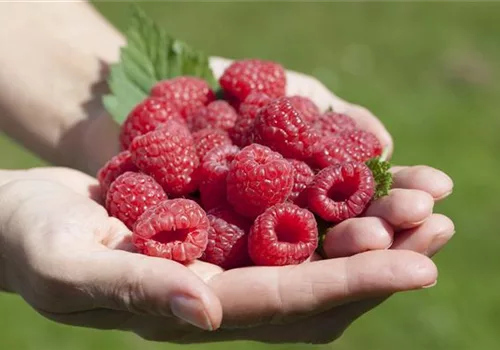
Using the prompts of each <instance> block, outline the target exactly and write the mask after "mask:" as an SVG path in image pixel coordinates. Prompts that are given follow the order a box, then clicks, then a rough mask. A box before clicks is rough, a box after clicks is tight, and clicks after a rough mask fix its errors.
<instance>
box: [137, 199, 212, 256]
mask: <svg viewBox="0 0 500 350" xmlns="http://www.w3.org/2000/svg"><path fill="white" fill-rule="evenodd" d="M209 227H210V223H209V221H208V218H207V215H206V214H205V212H204V211H203V209H202V208H201V207H200V206H199V205H198V204H196V202H194V201H192V200H189V199H183V198H177V199H167V200H165V201H163V202H161V203H159V204H157V205H155V206H154V207H151V208H149V209H148V210H146V211H145V212H144V214H142V215H141V217H140V218H139V220H137V223H136V225H135V227H134V232H133V235H132V241H133V243H134V245H135V246H136V247H137V248H138V250H139V251H140V252H141V253H143V254H146V255H149V256H156V257H160V258H165V259H171V260H175V261H178V262H180V263H187V262H190V261H193V260H195V259H197V258H199V257H201V255H202V254H203V251H204V250H205V248H206V246H207V243H208V229H209Z"/></svg>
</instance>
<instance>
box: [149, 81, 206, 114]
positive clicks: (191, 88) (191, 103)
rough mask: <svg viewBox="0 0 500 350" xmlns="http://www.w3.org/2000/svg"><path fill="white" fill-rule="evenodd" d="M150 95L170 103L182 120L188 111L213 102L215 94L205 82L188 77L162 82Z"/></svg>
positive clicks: (157, 84)
mask: <svg viewBox="0 0 500 350" xmlns="http://www.w3.org/2000/svg"><path fill="white" fill-rule="evenodd" d="M150 95H151V96H156V97H164V98H165V99H166V100H168V101H172V102H173V103H174V104H175V105H176V106H177V108H178V109H179V112H180V113H181V115H182V116H183V117H184V118H186V117H187V115H188V114H189V112H190V111H193V110H194V109H197V108H199V107H202V106H206V105H207V104H209V103H210V102H212V101H214V100H215V93H214V92H213V91H212V89H211V88H210V86H209V85H208V83H207V82H206V81H204V80H203V79H200V78H196V77H188V76H183V77H177V78H173V79H168V80H162V81H160V82H158V83H156V84H155V85H154V86H153V88H152V89H151V93H150Z"/></svg>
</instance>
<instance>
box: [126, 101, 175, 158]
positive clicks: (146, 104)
mask: <svg viewBox="0 0 500 350" xmlns="http://www.w3.org/2000/svg"><path fill="white" fill-rule="evenodd" d="M172 119H173V120H176V121H178V122H183V120H182V117H181V114H180V113H179V111H178V110H177V107H176V106H175V105H174V104H173V103H172V102H171V101H167V100H165V99H163V98H158V97H148V98H146V99H145V100H144V101H142V102H141V103H139V104H138V105H137V106H136V107H135V108H134V109H133V110H132V112H130V113H129V115H128V116H127V119H126V120H125V122H124V123H123V125H122V127H121V132H120V143H121V147H122V149H128V148H129V146H130V143H131V142H132V140H133V139H134V138H136V137H137V136H140V135H144V134H146V133H148V132H150V131H153V130H155V129H156V128H157V127H158V126H160V125H162V124H164V123H166V122H167V121H169V120H172Z"/></svg>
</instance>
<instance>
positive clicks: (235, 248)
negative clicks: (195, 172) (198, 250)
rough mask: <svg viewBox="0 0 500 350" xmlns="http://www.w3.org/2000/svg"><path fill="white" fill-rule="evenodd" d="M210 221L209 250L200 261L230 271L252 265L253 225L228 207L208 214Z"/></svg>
mask: <svg viewBox="0 0 500 350" xmlns="http://www.w3.org/2000/svg"><path fill="white" fill-rule="evenodd" d="M207 217H208V220H209V221H210V228H209V229H208V244H207V249H206V250H205V252H204V253H203V255H202V257H201V258H200V260H203V261H206V262H209V263H211V264H215V265H218V266H220V267H222V268H223V269H226V270H229V269H234V268H237V267H243V266H248V265H250V264H251V260H250V257H249V256H248V231H249V230H250V226H251V223H250V222H249V221H248V220H247V219H245V218H243V217H242V216H240V215H238V214H237V213H235V212H234V211H233V210H232V209H230V208H227V207H222V208H217V209H213V210H211V211H209V212H208V213H207Z"/></svg>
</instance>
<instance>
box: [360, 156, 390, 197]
mask: <svg viewBox="0 0 500 350" xmlns="http://www.w3.org/2000/svg"><path fill="white" fill-rule="evenodd" d="M366 165H367V166H368V167H369V168H370V170H371V171H372V174H373V178H374V179H375V194H374V195H373V199H374V200H376V199H378V198H381V197H383V196H387V195H388V194H389V190H390V189H391V187H392V174H391V172H390V171H389V169H390V168H391V164H390V163H389V162H387V161H384V160H381V158H380V157H376V158H372V159H370V160H368V161H367V162H366Z"/></svg>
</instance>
